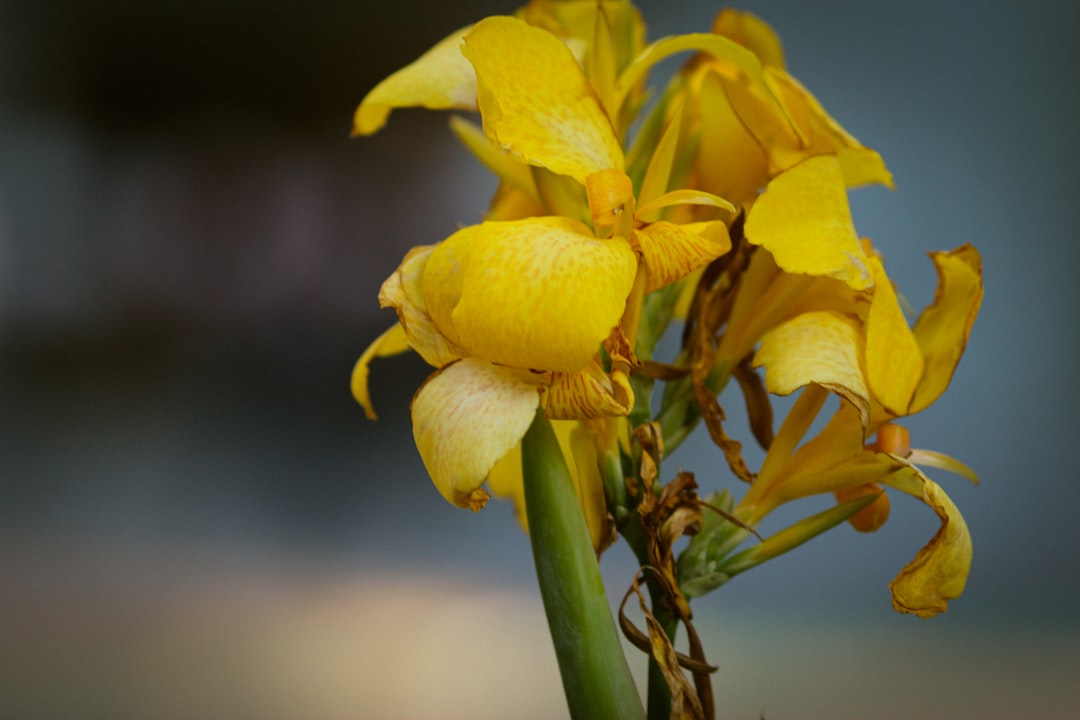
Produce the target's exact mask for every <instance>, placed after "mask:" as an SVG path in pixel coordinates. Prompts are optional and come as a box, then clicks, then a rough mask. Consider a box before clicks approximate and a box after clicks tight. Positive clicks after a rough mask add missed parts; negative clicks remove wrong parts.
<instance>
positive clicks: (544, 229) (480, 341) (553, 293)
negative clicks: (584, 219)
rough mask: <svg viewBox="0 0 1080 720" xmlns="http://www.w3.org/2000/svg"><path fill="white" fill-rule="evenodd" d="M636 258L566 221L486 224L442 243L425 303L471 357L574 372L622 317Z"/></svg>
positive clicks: (623, 245) (427, 279) (624, 246)
mask: <svg viewBox="0 0 1080 720" xmlns="http://www.w3.org/2000/svg"><path fill="white" fill-rule="evenodd" d="M636 272H637V258H636V256H635V254H634V252H633V251H632V250H631V249H630V246H629V244H628V243H627V242H626V241H625V240H623V239H621V238H613V239H610V240H602V239H596V238H594V237H593V236H592V234H591V233H590V232H589V231H588V228H586V227H585V226H584V225H582V224H581V223H578V222H576V221H574V220H569V219H567V218H561V217H546V218H527V219H525V220H517V221H512V222H487V223H482V224H480V225H475V226H472V227H469V228H465V229H464V230H460V231H458V232H457V233H455V234H454V235H452V236H451V237H450V238H448V239H447V240H446V241H444V242H443V243H441V244H439V245H438V246H437V247H436V249H435V250H434V252H433V253H432V255H431V258H430V260H429V261H428V264H427V269H426V270H425V273H424V279H423V291H424V298H425V300H426V303H427V307H428V308H429V311H430V313H431V316H432V318H433V319H434V320H435V323H436V324H437V325H438V326H439V328H440V329H442V330H444V332H446V333H447V334H448V335H450V336H451V337H456V338H459V339H460V341H461V346H462V347H463V348H467V349H468V350H469V354H471V355H476V356H479V357H482V358H485V359H487V360H489V361H491V362H495V363H499V364H503V365H509V366H512V367H518V368H530V369H536V370H562V371H567V372H577V371H578V370H581V369H582V368H584V367H586V366H587V365H588V364H589V363H590V362H591V361H592V358H593V355H595V354H596V352H597V351H598V350H599V347H600V343H601V341H603V340H604V339H605V338H607V337H608V335H610V334H611V330H612V328H614V327H615V326H616V325H617V324H618V322H619V318H620V317H621V316H622V314H623V310H624V308H625V305H626V298H627V296H628V295H629V293H630V288H631V286H632V285H633V282H634V274H635V273H636Z"/></svg>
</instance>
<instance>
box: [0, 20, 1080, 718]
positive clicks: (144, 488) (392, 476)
mask: <svg viewBox="0 0 1080 720" xmlns="http://www.w3.org/2000/svg"><path fill="white" fill-rule="evenodd" d="M640 6H641V7H642V9H643V11H644V12H645V14H646V17H647V19H648V21H649V23H650V37H652V38H657V37H660V36H662V35H666V34H672V33H677V32H690V31H701V30H705V29H707V28H708V27H709V25H710V24H711V21H712V18H713V16H714V15H715V13H716V12H717V11H718V10H719V9H720V7H721V5H720V4H719V3H713V2H697V1H695V2H679V3H665V2H662V1H660V0H654V1H651V2H644V1H643V2H641V3H640ZM515 7H516V5H515V4H514V3H513V2H510V3H507V2H495V1H487V0H485V1H480V0H471V1H468V2H466V1H464V0H463V1H461V2H456V3H432V2H422V1H420V0H395V2H393V3H390V2H383V3H372V2H364V1H363V0H354V1H353V2H348V1H344V0H337V1H336V2H330V1H329V0H307V1H306V2H298V1H296V0H278V2H275V3H261V2H260V3H256V2H250V1H248V0H228V1H227V2H209V1H207V0H184V1H183V2H179V1H178V0H158V1H157V2H153V3H146V2H137V1H136V0H89V1H82V2H76V1H74V0H67V1H65V0H0V493H2V495H0V498H2V499H0V618H2V619H0V647H3V648H4V652H3V653H2V655H3V657H2V659H0V716H3V717H11V718H37V719H43V720H45V719H57V720H66V719H69V718H70V719H75V718H80V719H83V720H94V719H97V718H102V719H104V718H109V719H115V720H124V719H132V720H136V719H140V718H158V719H162V720H168V719H172V718H176V719H186V718H202V719H212V718H224V719H230V720H231V719H244V718H252V719H255V718H260V719H269V720H272V719H276V718H281V719H291V718H326V719H337V718H373V719H383V718H385V719H387V720H393V719H396V718H403V719H404V718H414V719H415V718H436V719H440V718H476V717H480V718H538V719H539V718H557V717H565V715H566V711H565V704H564V701H563V698H562V694H561V689H560V686H559V681H558V674H557V670H556V667H555V664H554V655H553V652H552V651H551V649H550V641H549V639H548V637H547V630H546V626H545V625H544V622H543V616H542V610H541V607H540V602H539V599H538V597H537V593H536V588H535V578H534V576H533V571H532V564H531V555H530V551H529V547H528V542H527V538H526V537H525V536H524V535H523V534H522V533H521V532H520V531H519V529H518V528H517V526H516V523H515V521H514V519H513V517H512V512H511V511H510V508H509V507H508V506H506V505H502V504H499V503H494V502H493V503H492V504H491V505H490V506H489V507H488V509H487V510H485V511H484V512H481V513H478V514H475V515H474V514H470V513H467V512H464V511H461V510H458V509H456V508H453V507H451V506H450V505H448V504H447V503H445V502H444V501H443V500H442V499H441V498H440V497H439V496H438V494H437V493H436V492H435V491H434V489H433V487H432V486H431V483H430V481H429V480H428V478H427V476H426V474H425V473H424V470H423V467H422V465H421V463H420V461H419V458H418V456H417V454H416V451H415V448H414V447H413V445H412V435H411V432H410V428H409V423H408V412H407V405H408V401H409V398H410V397H411V395H412V393H413V392H414V390H415V389H416V387H417V386H418V385H419V383H420V382H421V381H422V379H423V378H424V377H425V376H426V375H427V372H428V371H427V369H426V368H425V366H424V365H423V363H422V362H421V361H419V360H418V359H417V358H416V357H408V356H406V357H402V358H397V359H394V360H387V361H380V362H377V363H376V364H375V365H374V366H373V368H372V376H373V383H374V388H373V392H374V400H375V403H376V408H377V410H379V412H380V415H381V417H380V420H379V421H378V422H369V421H367V420H366V419H365V418H364V416H363V412H362V411H361V410H360V408H359V407H358V406H357V405H356V404H355V403H354V402H353V400H352V398H351V397H350V394H349V390H348V380H349V373H350V370H351V367H352V364H353V363H354V362H355V360H356V358H357V357H358V355H359V354H360V352H361V351H362V350H363V349H364V348H365V347H366V345H367V344H368V343H369V342H370V341H371V340H372V339H373V338H374V337H375V336H376V335H377V334H378V333H379V332H381V330H382V329H384V328H385V327H386V326H388V325H389V324H390V323H391V322H393V314H392V313H390V312H380V311H379V310H378V306H377V301H376V294H377V291H378V287H379V284H380V283H381V281H382V280H383V279H384V278H385V277H386V276H387V275H388V274H389V273H390V272H391V271H392V270H393V269H394V268H395V267H396V265H397V263H398V261H399V260H400V258H401V256H402V255H403V253H404V252H405V251H406V250H407V249H408V248H409V247H411V246H413V245H417V244H426V243H431V242H433V241H436V240H439V239H441V238H443V237H445V236H446V235H448V234H449V233H450V232H451V231H452V230H453V229H454V228H455V227H456V226H457V224H459V223H470V222H474V221H476V220H477V219H478V218H479V217H480V214H481V212H482V211H483V209H484V207H485V204H486V202H487V200H488V197H489V195H490V193H491V191H492V190H493V188H494V183H493V182H492V180H491V179H490V178H488V177H487V176H486V174H485V172H484V171H483V170H482V169H480V168H479V167H478V165H477V164H476V163H474V162H473V161H472V159H471V158H470V157H469V156H468V155H467V153H466V152H465V151H464V150H462V149H460V148H458V147H457V146H456V145H455V143H454V141H453V139H452V137H451V135H450V133H449V131H448V130H447V128H446V126H445V124H446V116H445V115H442V114H438V113H423V112H418V111H413V112H405V111H402V112H398V113H395V114H394V116H393V117H392V118H391V121H390V124H389V126H388V127H387V128H386V129H385V130H384V131H383V132H382V133H380V134H379V135H377V136H375V137H373V138H367V139H359V140H350V139H349V138H348V134H349V129H350V121H351V116H352V111H353V109H354V108H355V106H356V105H357V104H358V103H359V101H360V99H361V98H362V97H363V95H364V94H365V93H366V92H367V91H368V90H369V89H370V88H371V87H373V86H374V85H375V83H376V82H378V81H379V80H380V79H381V78H383V77H384V76H386V75H387V74H389V73H390V72H392V71H393V70H395V69H397V68H399V67H401V66H403V65H405V64H407V63H408V62H410V61H411V60H413V59H414V58H415V57H417V56H418V55H419V54H420V53H421V52H423V51H424V50H426V49H427V48H428V47H429V46H430V45H432V44H433V43H434V42H436V41H437V40H439V39H441V38H442V37H444V36H445V35H447V34H449V32H451V31H452V30H454V29H455V28H457V27H460V26H462V25H465V24H467V23H469V22H472V21H474V20H475V19H478V18H480V17H482V16H484V15H487V14H494V13H505V12H509V11H512V10H513V9H514V8H515ZM740 7H743V8H744V9H749V10H752V11H754V12H757V13H758V14H760V15H762V16H764V17H765V18H766V19H767V20H768V21H769V22H770V23H772V24H773V26H774V27H775V28H776V29H777V30H778V31H779V33H780V35H781V37H782V39H783V41H784V43H785V49H786V52H787V57H788V63H789V67H790V69H791V71H792V72H793V74H794V75H795V76H796V77H798V78H799V79H800V80H801V81H802V82H803V83H804V84H805V85H807V86H808V87H809V88H810V89H811V90H812V91H813V92H814V93H815V94H816V95H817V97H818V98H819V99H820V100H821V101H822V103H823V104H824V105H825V107H826V108H828V110H829V111H830V112H831V113H832V114H833V115H834V116H835V117H836V118H837V119H838V120H840V122H841V123H843V124H844V125H845V126H846V127H847V128H848V129H849V130H850V131H851V132H852V133H853V134H855V135H856V136H857V137H859V138H860V139H861V140H862V141H864V142H865V143H866V144H868V145H870V146H872V147H874V148H876V149H878V150H879V151H880V152H881V153H882V154H883V155H884V157H885V159H886V161H887V162H888V164H889V166H890V168H891V169H892V171H893V173H894V175H895V177H896V183H897V187H898V191H897V192H889V191H887V190H884V189H879V188H872V189H864V190H860V191H856V192H855V193H854V194H853V198H852V202H853V208H854V212H855V216H856V225H857V227H858V228H859V230H860V232H861V233H862V234H864V235H866V236H868V237H870V238H872V239H873V240H874V242H875V244H876V245H877V246H878V247H880V248H881V249H882V250H883V251H884V253H885V255H886V258H887V262H888V267H889V271H890V275H891V276H892V277H893V278H894V279H895V280H896V281H897V282H898V284H899V285H900V288H901V290H902V291H903V292H904V293H905V294H906V295H907V297H908V298H909V299H910V300H911V302H912V304H913V305H914V307H915V308H922V307H923V306H924V305H925V304H926V303H928V302H929V301H930V300H931V299H932V297H933V288H934V284H935V277H934V271H933V267H932V265H931V263H930V262H929V260H928V259H927V258H926V257H925V252H926V251H928V250H931V249H949V248H953V247H955V246H957V245H960V244H961V243H964V242H967V241H971V242H973V243H974V244H976V245H977V246H978V247H979V249H980V250H981V251H982V253H983V256H984V263H985V272H986V287H987V295H986V300H985V303H984V305H983V309H982V315H981V317H980V319H979V321H978V323H977V324H976V326H975V330H974V333H973V335H972V338H971V343H970V345H969V348H968V352H967V356H966V357H965V359H964V361H963V362H962V363H961V365H960V367H959V370H958V372H957V374H956V377H955V379H954V382H953V384H952V387H951V389H950V392H949V393H947V394H946V395H945V396H944V397H943V399H942V400H941V401H939V402H938V403H937V404H936V405H934V406H933V407H931V408H930V409H929V410H928V411H926V412H925V413H923V414H922V415H920V416H917V417H916V418H913V419H912V420H911V421H910V423H909V426H910V427H911V429H912V434H913V444H915V445H916V446H920V447H931V448H935V449H939V450H943V451H946V452H948V453H950V454H953V455H955V456H957V457H959V458H962V459H963V460H965V461H967V462H968V463H969V464H971V465H972V466H973V467H975V468H976V469H977V470H978V471H979V472H980V473H981V476H982V481H983V483H982V486H981V487H978V488H975V487H971V486H969V485H967V484H966V483H965V481H963V480H961V479H958V478H954V477H950V476H946V475H944V474H941V473H939V474H938V475H939V477H938V479H939V481H940V482H941V483H942V485H943V486H944V487H945V488H946V489H947V491H948V492H949V493H950V495H951V496H952V498H953V499H954V500H955V501H956V503H957V505H959V507H960V508H961V509H962V510H963V512H964V515H965V517H966V518H967V521H968V524H969V525H970V527H971V531H972V534H973V536H974V540H975V561H974V566H973V568H972V573H971V577H970V580H969V583H968V588H967V591H966V593H965V595H964V596H963V597H962V598H961V599H960V600H957V601H955V602H953V603H952V605H951V607H950V609H949V612H948V613H947V614H945V615H943V616H940V617H938V618H935V619H933V620H930V621H920V620H918V619H916V618H913V617H909V616H899V615H896V614H895V613H894V612H893V611H892V610H891V608H890V604H889V593H888V589H887V583H888V581H889V580H890V579H891V578H892V577H893V576H894V575H895V574H896V572H897V571H898V570H899V569H900V568H901V567H902V566H903V565H904V564H905V563H906V562H907V561H908V560H910V559H911V557H913V556H914V554H915V552H916V551H917V549H918V548H919V547H921V546H922V545H923V544H924V543H925V542H926V541H927V540H928V539H929V537H930V536H931V535H932V534H933V533H934V531H935V530H936V526H937V521H936V519H935V517H934V516H933V513H931V512H930V511H929V510H928V509H927V508H925V507H924V506H922V505H921V504H919V503H916V502H913V501H912V502H909V501H908V499H907V498H902V497H896V498H894V501H893V515H892V519H891V520H890V521H889V523H888V524H887V525H886V526H885V527H884V528H883V529H882V530H881V531H879V532H878V533H876V534H874V535H870V536H862V535H858V534H856V533H854V532H853V531H851V530H850V529H849V528H847V527H843V528H840V529H838V530H836V531H834V532H833V533H831V534H829V535H827V536H825V537H823V538H821V539H819V540H818V541H816V542H814V543H811V544H810V545H807V546H805V547H803V548H800V549H799V550H797V551H796V552H794V553H792V554H790V555H789V556H786V557H784V558H781V559H779V560H777V561H775V562H772V563H770V564H768V565H766V566H764V567H762V568H760V569H758V570H757V571H755V572H753V573H750V574H748V575H746V576H743V577H740V578H739V579H738V580H737V581H735V582H732V583H731V584H730V585H728V586H726V587H725V588H723V589H722V590H721V591H719V592H718V593H717V594H715V595H712V596H709V597H707V598H704V599H702V600H699V601H696V604H695V609H696V614H697V619H698V622H699V623H700V627H701V629H702V631H703V633H704V635H705V639H706V647H707V649H708V650H709V653H710V659H711V660H712V661H713V662H714V663H716V664H718V665H719V666H720V670H719V672H718V673H717V675H716V679H715V681H714V687H715V690H716V694H717V697H718V707H719V708H720V713H719V714H720V717H725V718H757V717H759V715H760V714H762V713H763V714H764V716H765V717H768V718H770V719H775V718H831V719H834V720H836V719H844V718H863V719H873V718H922V719H933V718H953V719H964V718H972V719H974V718H980V719H984V720H991V719H994V718H1014V717H1040V718H1066V717H1075V716H1076V713H1077V712H1080V690H1078V686H1077V682H1076V681H1077V679H1078V678H1080V619H1078V617H1077V612H1076V607H1077V596H1078V592H1080V573H1078V570H1080V562H1078V550H1077V548H1080V523H1077V522H1076V521H1075V517H1076V514H1077V509H1076V508H1077V504H1078V503H1080V491H1078V489H1077V487H1078V485H1077V473H1076V470H1075V465H1076V463H1075V462H1074V461H1072V460H1070V459H1069V458H1070V456H1069V455H1068V452H1069V451H1068V448H1069V447H1070V446H1071V445H1072V444H1073V443H1074V442H1076V440H1075V439H1073V440H1070V439H1069V438H1070V437H1071V433H1072V432H1075V431H1077V428H1078V426H1080V424H1078V421H1080V413H1078V410H1077V407H1078V402H1077V401H1078V400H1080V397H1078V396H1080V392H1078V390H1080V382H1078V380H1077V377H1078V376H1077V372H1076V368H1077V367H1080V352H1078V350H1080V340H1078V335H1077V322H1076V310H1077V307H1078V303H1077V301H1078V297H1077V295H1078V283H1077V282H1076V281H1075V280H1074V279H1073V276H1072V275H1071V273H1073V272H1076V271H1077V269H1078V264H1077V261H1078V258H1080V251H1078V250H1077V242H1076V235H1075V227H1076V226H1077V221H1078V220H1080V211H1078V204H1077V201H1076V185H1075V174H1076V168H1077V167H1080V148H1078V141H1077V118H1080V83H1078V82H1077V70H1078V68H1080V65H1078V61H1080V42H1077V40H1078V38H1080V4H1077V3H1074V2H1065V1H1062V2H1051V1H1048V0H1039V1H1032V2H1027V3H1023V4H1017V3H1011V2H985V3H974V2H957V1H954V2H909V3H886V2H832V1H823V2H815V3H806V2H796V1H794V0H792V1H784V0H773V1H771V2H751V1H747V2H744V3H742V5H741V6H740ZM671 462H673V463H676V464H677V465H679V466H682V467H685V468H688V469H691V470H694V471H695V472H696V473H697V477H698V481H699V483H700V484H701V485H702V486H703V487H705V488H715V487H720V486H722V485H723V484H724V483H726V482H727V481H726V480H725V479H724V478H725V475H726V473H725V472H723V471H722V469H721V468H722V459H721V457H720V455H719V454H718V452H717V451H715V450H714V449H712V448H711V447H709V443H708V442H707V440H704V439H701V440H700V441H698V442H695V443H691V444H688V445H687V446H685V447H684V448H683V449H681V450H680V451H679V453H678V454H677V455H676V456H674V457H673V458H672V461H671ZM800 509H801V510H802V512H803V513H807V512H810V511H812V510H816V509H817V507H816V506H814V505H813V504H812V503H811V504H807V505H804V506H802V507H801V508H800ZM781 519H783V518H781ZM788 519H794V516H790V517H789V518H788ZM777 527H779V526H777ZM603 567H604V572H605V580H606V582H607V584H608V588H609V591H610V592H611V594H612V596H613V597H617V596H621V593H622V591H623V589H624V588H625V587H626V586H627V585H628V583H629V581H630V577H631V575H632V573H633V565H632V562H631V559H630V557H629V553H628V552H626V551H625V549H623V548H619V549H615V550H612V551H610V552H609V554H608V555H605V557H604V562H603ZM633 663H634V665H635V667H636V668H637V669H638V671H639V672H640V671H641V670H642V669H643V667H644V661H643V659H642V658H641V657H638V656H635V657H634V658H633Z"/></svg>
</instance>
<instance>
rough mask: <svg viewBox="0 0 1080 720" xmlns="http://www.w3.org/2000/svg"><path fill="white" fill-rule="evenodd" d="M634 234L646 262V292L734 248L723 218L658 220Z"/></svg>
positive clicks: (680, 276)
mask: <svg viewBox="0 0 1080 720" xmlns="http://www.w3.org/2000/svg"><path fill="white" fill-rule="evenodd" d="M634 235H635V238H636V241H637V244H638V247H639V248H640V249H641V257H642V261H643V262H644V264H645V275H646V284H645V292H646V293H651V292H653V291H654V290H659V289H660V288H662V287H665V286H667V285H670V284H671V283H673V282H675V281H676V280H679V279H680V278H683V277H685V276H687V275H689V274H690V273H692V272H693V271H694V270H697V269H698V268H700V267H704V266H705V265H708V264H709V263H710V262H712V261H713V260H715V259H716V258H718V257H720V256H721V255H723V254H724V253H726V252H727V251H728V250H730V249H731V238H730V237H729V236H728V229H727V225H725V224H724V223H723V222H721V221H717V222H706V223H693V224H686V225H676V224H674V223H669V222H655V223H652V224H651V225H646V226H645V227H643V228H641V229H640V230H636V231H635V232H634Z"/></svg>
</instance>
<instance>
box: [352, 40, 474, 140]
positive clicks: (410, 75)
mask: <svg viewBox="0 0 1080 720" xmlns="http://www.w3.org/2000/svg"><path fill="white" fill-rule="evenodd" d="M471 27H472V26H471V25H470V26H468V27H464V28H462V29H460V30H458V31H456V32H453V33H451V34H450V35H449V36H448V37H446V38H445V39H443V40H441V41H440V42H439V43H438V44H437V45H435V47H433V48H431V49H430V50H428V51H427V52H426V53H424V54H423V55H421V56H420V57H419V58H418V59H417V60H416V61H415V62H413V63H412V64H411V65H406V66H405V67H403V68H402V69H400V70H398V71H397V72H395V73H394V74H393V75H391V76H390V77H388V78H386V79H385V80H383V81H382V82H381V83H379V84H378V85H376V86H375V88H374V89H373V90H372V91H371V92H369V93H368V94H367V96H366V97H365V98H364V100H363V102H361V103H360V107H358V108H357V109H356V115H355V116H354V117H353V135H370V134H371V133H373V132H375V131H377V130H378V129H379V128H381V127H382V126H383V125H385V124H386V118H387V117H388V116H389V115H390V111H391V110H393V109H394V108H401V107H425V108H429V109H432V110H447V109H450V108H459V109H463V110H475V109H476V73H475V72H474V71H473V68H472V65H470V64H469V61H468V60H466V59H465V58H464V56H462V54H461V40H462V38H463V37H464V36H465V33H467V32H468V31H469V30H470V28H471Z"/></svg>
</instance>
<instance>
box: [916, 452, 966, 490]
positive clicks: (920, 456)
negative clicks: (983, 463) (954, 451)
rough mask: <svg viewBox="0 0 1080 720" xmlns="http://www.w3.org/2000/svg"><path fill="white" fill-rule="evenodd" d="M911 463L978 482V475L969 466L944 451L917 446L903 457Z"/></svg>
mask: <svg viewBox="0 0 1080 720" xmlns="http://www.w3.org/2000/svg"><path fill="white" fill-rule="evenodd" d="M905 459H906V460H907V461H908V462H909V463H911V464H912V465H916V466H918V467H932V468H937V469H938V470H946V471H948V472H951V473H954V474H956V475H959V476H960V477H963V478H967V479H968V480H970V481H971V482H973V483H975V484H976V485H978V484H979V475H978V473H976V472H975V471H974V470H972V469H971V468H970V467H968V466H967V465H965V464H964V463H962V462H960V461H959V460H957V459H956V458H954V457H952V456H950V455H946V454H945V453H939V452H937V451H935V450H920V449H918V448H916V449H913V450H912V451H911V452H910V453H909V454H908V455H907V457H906V458H905Z"/></svg>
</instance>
